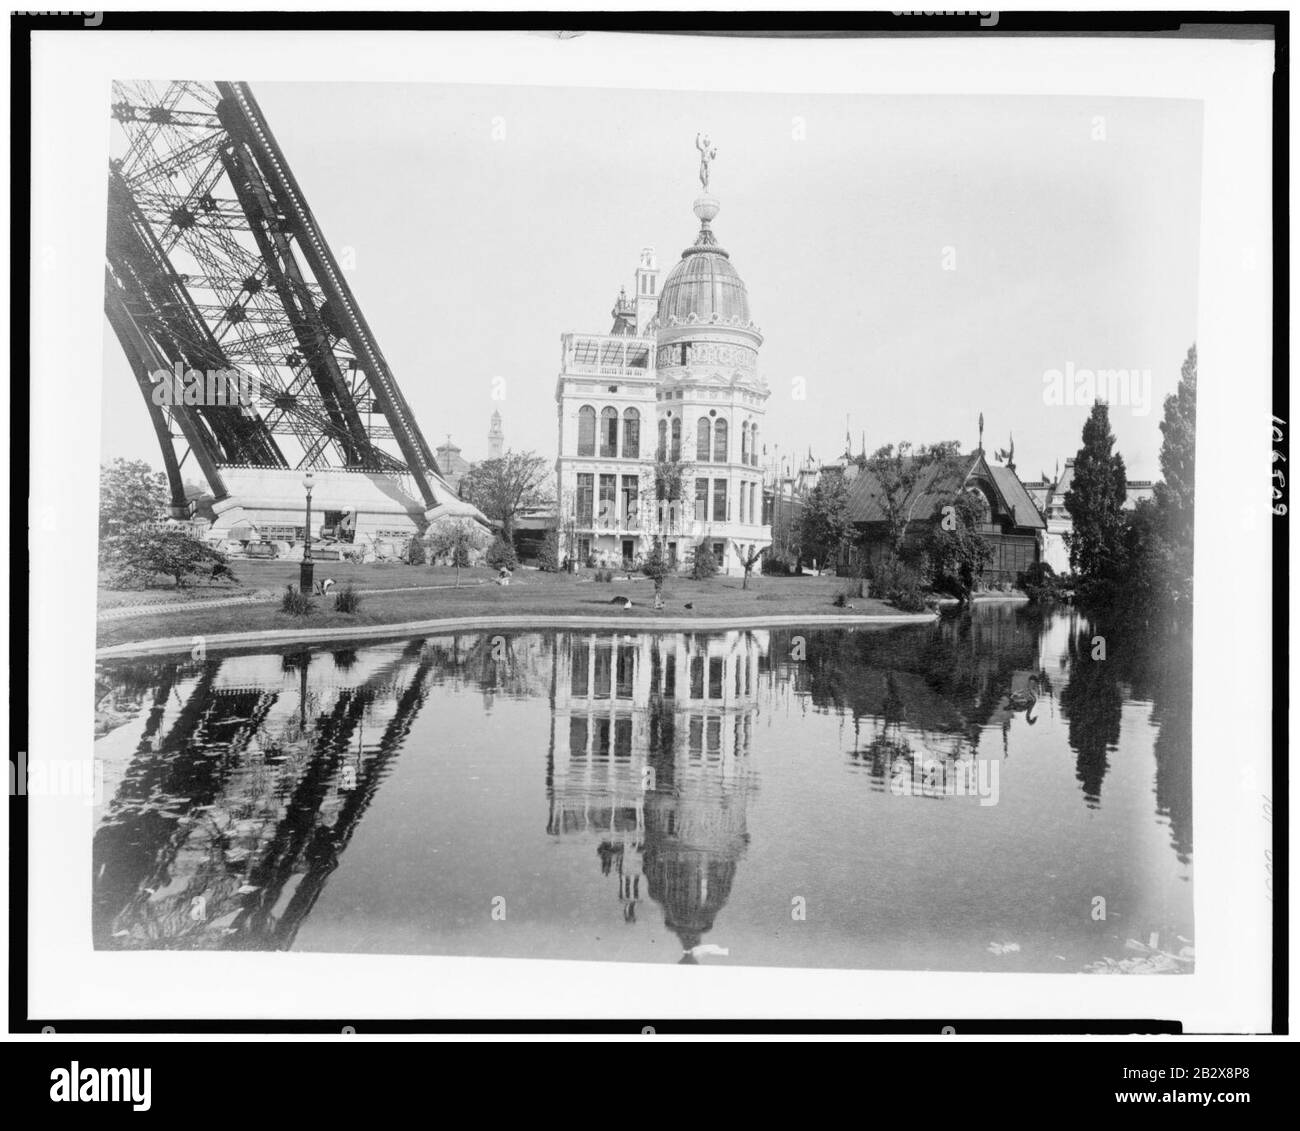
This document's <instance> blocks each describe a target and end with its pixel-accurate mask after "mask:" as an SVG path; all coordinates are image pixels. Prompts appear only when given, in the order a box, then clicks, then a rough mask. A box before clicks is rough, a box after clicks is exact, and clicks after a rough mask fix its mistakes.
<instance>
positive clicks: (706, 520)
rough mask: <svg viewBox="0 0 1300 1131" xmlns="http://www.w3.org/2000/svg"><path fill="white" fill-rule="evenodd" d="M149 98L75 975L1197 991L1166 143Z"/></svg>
mask: <svg viewBox="0 0 1300 1131" xmlns="http://www.w3.org/2000/svg"><path fill="white" fill-rule="evenodd" d="M177 70H178V73H177V74H175V75H174V77H172V78H171V79H170V80H162V79H149V80H141V79H138V78H133V77H132V76H131V75H130V74H127V73H123V74H121V75H119V76H118V79H117V81H115V82H114V83H113V85H112V92H111V98H109V99H106V100H105V102H104V104H103V106H102V113H103V120H104V124H105V129H106V130H107V131H108V132H109V136H110V139H111V140H110V143H109V161H108V167H107V170H106V173H105V176H106V181H107V191H106V193H105V195H104V197H103V199H105V200H106V213H105V221H106V226H105V232H106V240H105V249H106V260H105V266H104V299H103V303H104V314H105V321H104V346H103V375H102V376H103V380H102V406H101V412H102V415H101V421H102V424H101V436H100V445H101V448H100V461H99V462H100V483H99V499H100V505H99V528H98V559H97V571H98V592H97V635H98V653H97V656H96V662H95V682H94V751H95V753H94V758H95V766H96V775H97V776H96V780H95V781H94V783H93V786H94V794H95V797H94V802H95V803H94V805H93V807H92V808H91V809H89V810H88V811H87V818H86V819H87V827H86V830H85V835H86V837H87V839H88V841H89V843H90V846H91V847H90V855H91V860H92V874H93V882H92V885H91V888H90V892H89V898H90V901H91V908H90V922H91V933H92V939H93V946H94V948H95V949H96V950H97V951H103V952H125V951H132V952H156V951H232V952H251V951H292V952H298V953H308V952H323V953H328V954H349V955H356V954H367V955H437V956H461V957H479V958H515V959H521V958H529V959H569V960H574V959H577V960H584V961H591V962H625V963H644V964H688V965H689V964H695V965H703V966H756V967H791V968H800V967H820V968H836V969H851V970H871V971H941V972H978V973H985V974H989V973H1021V974H1025V973H1033V974H1061V975H1079V974H1088V975H1124V976H1139V975H1157V976H1172V977H1178V976H1185V975H1190V974H1192V973H1193V972H1195V971H1196V969H1197V962H1196V938H1197V926H1198V924H1197V921H1196V917H1195V916H1194V914H1193V897H1194V894H1195V892H1196V887H1197V882H1196V872H1195V863H1196V857H1195V855H1194V848H1193V846H1194V823H1193V819H1192V818H1193V813H1192V810H1193V797H1194V793H1195V791H1196V790H1199V789H1202V788H1213V784H1212V783H1204V782H1201V781H1199V780H1197V781H1193V775H1192V754H1193V745H1194V743H1193V733H1192V707H1193V694H1192V682H1193V663H1192V640H1193V624H1194V621H1195V619H1196V617H1195V613H1194V610H1195V609H1196V608H1197V607H1198V606H1197V605H1196V604H1195V600H1197V599H1199V598H1200V591H1199V590H1196V588H1195V585H1194V580H1195V577H1196V568H1195V567H1196V564H1197V563H1196V561H1195V560H1194V554H1193V531H1194V528H1195V518H1196V514H1197V499H1196V486H1197V480H1196V475H1195V470H1196V458H1197V379H1198V374H1197V356H1198V355H1197V339H1198V286H1197V280H1198V272H1199V269H1200V261H1199V255H1200V238H1201V206H1202V185H1201V176H1202V129H1203V111H1202V106H1201V104H1200V103H1199V102H1197V101H1194V100H1190V99H1183V98H1158V97H1119V96H1116V97H1101V98H1099V97H1095V96H1090V97H1083V96H1079V95H1072V94H1068V93H1061V94H1059V95H1051V96H1048V95H993V94H978V95H970V96H964V95H963V96H957V95H943V94H934V95H930V94H911V95H908V94H891V95H884V94H877V95H869V94H857V93H843V94H831V93H821V94H810V95H805V96H799V97H792V96H790V95H787V94H776V93H765V92H761V91H755V92H752V93H746V92H738V91H718V90H712V89H708V87H707V84H701V88H700V89H699V90H689V89H686V90H683V89H664V90H656V89H614V88H601V87H593V86H585V85H572V86H566V85H550V86H529V85H526V84H520V85H502V84H495V83H481V84H467V83H462V84H456V83H433V82H428V83H412V82H385V83H375V82H356V81H348V80H347V79H346V78H331V79H329V80H328V81H294V82H284V81H262V80H258V81H242V78H241V75H240V74H239V73H234V74H224V75H222V74H218V75H215V76H214V75H210V74H201V73H198V72H197V68H195V69H193V71H192V72H191V68H189V67H188V66H185V65H182V63H181V62H180V61H178V63H177ZM87 187H88V189H89V188H93V189H94V191H93V192H90V193H89V194H88V195H89V197H90V198H91V199H98V197H97V195H96V194H97V193H98V191H99V186H87ZM1222 377H1223V375H1220V379H1222ZM1194 594H1195V597H1194Z"/></svg>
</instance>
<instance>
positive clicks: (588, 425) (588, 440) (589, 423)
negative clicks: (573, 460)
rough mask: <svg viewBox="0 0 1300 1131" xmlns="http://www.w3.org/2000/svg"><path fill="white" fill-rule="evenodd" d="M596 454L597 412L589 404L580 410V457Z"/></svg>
mask: <svg viewBox="0 0 1300 1131" xmlns="http://www.w3.org/2000/svg"><path fill="white" fill-rule="evenodd" d="M595 454H596V410H595V409H594V408H592V407H591V405H589V404H585V405H583V406H582V407H581V408H580V409H578V455H580V456H594V455H595Z"/></svg>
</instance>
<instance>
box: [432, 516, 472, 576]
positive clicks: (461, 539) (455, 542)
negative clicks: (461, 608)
mask: <svg viewBox="0 0 1300 1131" xmlns="http://www.w3.org/2000/svg"><path fill="white" fill-rule="evenodd" d="M427 538H428V543H429V553H430V554H432V555H433V557H435V558H446V559H448V561H450V563H451V564H452V565H453V566H455V567H456V588H457V589H459V588H460V571H461V569H462V568H463V567H465V566H468V565H469V561H470V554H472V553H473V552H474V551H475V550H476V549H478V546H479V542H480V541H481V536H480V534H479V532H478V528H477V526H476V525H475V524H474V523H473V522H471V521H470V520H469V519H467V518H457V519H451V520H449V521H447V522H439V523H436V524H435V525H434V526H433V528H432V529H431V530H430V531H429V533H428V535H427Z"/></svg>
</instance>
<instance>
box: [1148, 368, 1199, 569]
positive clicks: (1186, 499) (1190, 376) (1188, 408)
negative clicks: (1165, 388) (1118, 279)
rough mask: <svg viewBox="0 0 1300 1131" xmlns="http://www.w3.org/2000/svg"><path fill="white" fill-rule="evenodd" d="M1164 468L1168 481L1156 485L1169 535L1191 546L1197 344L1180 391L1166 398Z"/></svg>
mask: <svg viewBox="0 0 1300 1131" xmlns="http://www.w3.org/2000/svg"><path fill="white" fill-rule="evenodd" d="M1160 432H1161V434H1162V435H1163V437H1164V439H1163V441H1162V442H1161V445H1160V471H1161V473H1162V474H1163V475H1164V482H1163V483H1157V484H1156V488H1155V499H1156V503H1157V504H1158V505H1159V507H1160V512H1161V518H1162V520H1163V525H1164V528H1165V531H1166V533H1167V535H1168V536H1169V537H1170V538H1171V539H1172V540H1173V541H1174V542H1175V543H1176V544H1178V545H1184V546H1189V547H1190V546H1191V544H1192V531H1193V527H1194V521H1193V520H1194V503H1195V494H1196V346H1195V345H1193V346H1192V347H1191V349H1189V350H1188V351H1187V358H1186V360H1185V361H1184V362H1183V369H1182V376H1181V378H1180V379H1179V381H1178V390H1177V392H1174V393H1170V394H1169V396H1167V397H1165V418H1164V419H1163V420H1162V421H1161V422H1160Z"/></svg>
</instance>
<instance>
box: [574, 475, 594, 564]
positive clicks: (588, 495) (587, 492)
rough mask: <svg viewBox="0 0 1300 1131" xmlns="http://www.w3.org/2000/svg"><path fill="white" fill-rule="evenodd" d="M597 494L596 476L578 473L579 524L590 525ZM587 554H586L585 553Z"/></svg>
mask: <svg viewBox="0 0 1300 1131" xmlns="http://www.w3.org/2000/svg"><path fill="white" fill-rule="evenodd" d="M595 495H596V477H595V476H594V475H589V474H587V473H585V472H579V473H578V525H579V526H590V525H591V519H592V506H593V503H594V501H595ZM584 556H585V555H584Z"/></svg>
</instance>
